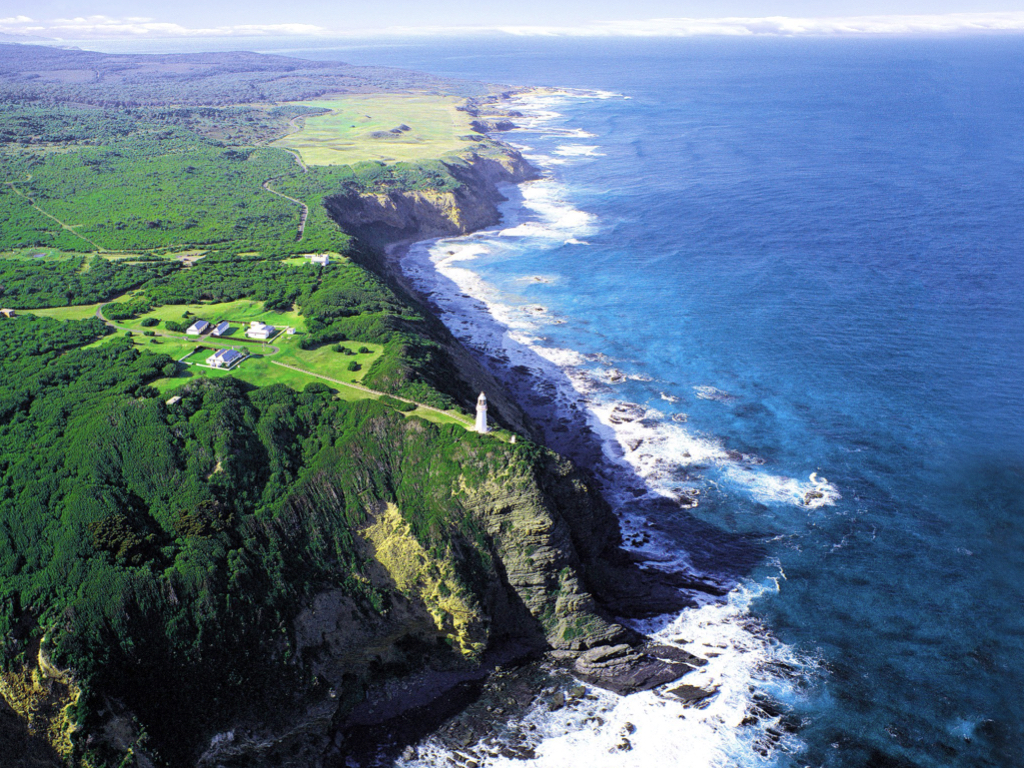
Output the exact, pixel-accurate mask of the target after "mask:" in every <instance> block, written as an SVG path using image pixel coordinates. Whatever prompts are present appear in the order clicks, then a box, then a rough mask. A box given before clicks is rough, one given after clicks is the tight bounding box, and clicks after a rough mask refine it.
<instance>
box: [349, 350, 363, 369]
mask: <svg viewBox="0 0 1024 768" xmlns="http://www.w3.org/2000/svg"><path fill="white" fill-rule="evenodd" d="M349 354H352V353H351V352H350V353H349ZM347 367H348V370H350V371H358V370H359V369H360V368H362V367H363V366H361V365H360V364H359V363H357V362H356V361H355V360H353V361H351V362H350V363H349V364H348V366H347Z"/></svg>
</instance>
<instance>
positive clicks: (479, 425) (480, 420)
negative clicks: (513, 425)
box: [476, 392, 491, 435]
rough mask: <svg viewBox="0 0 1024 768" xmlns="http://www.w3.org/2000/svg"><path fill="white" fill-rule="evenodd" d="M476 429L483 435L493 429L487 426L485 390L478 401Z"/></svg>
mask: <svg viewBox="0 0 1024 768" xmlns="http://www.w3.org/2000/svg"><path fill="white" fill-rule="evenodd" d="M476 431H477V432H479V433H480V434H481V435H486V434H487V433H488V432H490V431H491V430H490V427H488V426H487V395H485V394H484V393H483V392H481V393H480V397H478V398H477V401H476Z"/></svg>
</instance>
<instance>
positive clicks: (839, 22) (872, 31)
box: [0, 12, 1024, 40]
mask: <svg viewBox="0 0 1024 768" xmlns="http://www.w3.org/2000/svg"><path fill="white" fill-rule="evenodd" d="M0 32H4V33H9V34H26V33H31V34H36V35H47V36H49V37H55V38H60V39H67V40H81V39H89V38H116V37H235V36H238V37H243V36H244V37H250V36H270V35H287V36H309V37H346V36H352V35H363V36H365V35H370V34H379V35H437V34H449V35H452V34H496V33H499V34H506V35H515V36H532V37H536V36H545V37H695V36H699V35H724V36H731V37H756V36H774V37H800V36H860V35H864V36H866V35H915V34H932V35H935V34H958V33H993V32H1016V33H1021V32H1024V12H1007V13H953V14H941V15H888V16H835V17H809V18H800V17H789V16H767V17H762V18H755V17H725V18H714V19H696V18H664V19H644V20H624V21H593V22H587V23H585V24H580V25H578V26H561V27H556V26H531V25H520V26H493V27H488V26H477V27H389V28H387V29H376V30H367V29H359V30H354V29H331V28H329V27H324V26H320V25H316V24H298V23H295V24H234V25H229V26H219V27H198V28H197V27H187V26H184V25H181V24H177V23H174V22H166V21H158V20H155V19H151V18H144V17H136V16H132V17H125V18H111V17H108V16H78V17H75V18H68V19H52V20H49V21H40V20H33V19H30V18H29V17H27V16H14V17H11V18H0Z"/></svg>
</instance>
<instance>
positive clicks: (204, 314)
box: [118, 299, 306, 341]
mask: <svg viewBox="0 0 1024 768" xmlns="http://www.w3.org/2000/svg"><path fill="white" fill-rule="evenodd" d="M186 312H191V313H192V315H190V316H189V317H185V313H186ZM193 316H194V317H193ZM147 317H154V318H156V319H157V320H160V321H161V325H160V326H157V327H155V328H153V329H152V330H155V331H163V330H165V329H164V327H163V325H162V323H163V321H165V320H173V321H174V322H176V323H186V322H187V323H189V324H191V322H192V321H193V320H194V319H195V318H202V319H203V320H208V321H210V322H211V323H219V322H220V321H222V320H227V321H228V322H230V323H238V324H239V325H238V326H236V328H235V331H234V333H233V334H232V335H231V336H228V337H225V338H224V339H223V341H231V340H232V339H241V338H245V334H244V332H243V330H242V327H241V326H242V324H248V323H249V322H251V321H253V320H260V321H262V322H264V323H268V324H270V325H273V326H275V327H285V326H291V327H292V328H295V329H296V330H298V331H302V330H304V329H305V327H306V321H305V320H304V319H303V318H302V315H300V314H299V313H298V312H296V311H294V310H293V311H291V312H272V311H269V310H266V309H264V308H263V302H262V301H254V300H252V299H237V300H236V301H225V302H221V303H218V304H167V305H165V306H162V307H157V308H156V309H154V310H153V311H151V312H147V313H146V314H144V315H139V316H138V317H136V318H134V319H132V320H125V321H123V322H119V323H118V324H119V325H124V326H126V327H128V328H131V329H132V330H139V331H143V330H146V329H145V328H143V326H142V321H143V320H144V319H145V318H147Z"/></svg>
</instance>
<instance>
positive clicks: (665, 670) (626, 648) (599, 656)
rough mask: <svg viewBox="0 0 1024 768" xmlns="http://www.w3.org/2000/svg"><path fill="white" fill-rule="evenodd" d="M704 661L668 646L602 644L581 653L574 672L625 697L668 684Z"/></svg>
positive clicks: (574, 666)
mask: <svg viewBox="0 0 1024 768" xmlns="http://www.w3.org/2000/svg"><path fill="white" fill-rule="evenodd" d="M706 663H707V662H706V661H705V660H704V659H700V658H698V657H697V656H694V655H693V654H691V653H688V652H687V651H684V650H683V649H682V648H676V647H675V646H670V645H649V646H646V647H633V646H630V645H627V644H620V645H602V646H599V647H597V648H591V649H590V650H588V651H585V652H583V653H581V654H580V655H579V656H578V657H577V658H576V662H575V664H574V665H573V672H574V673H575V674H576V676H577V677H579V678H580V679H581V680H583V681H585V682H588V683H591V684H592V685H596V686H599V687H601V688H605V689H607V690H609V691H612V692H614V693H617V694H619V695H620V696H626V695H628V694H631V693H637V692H639V691H649V690H651V689H653V688H657V687H659V686H662V685H666V684H667V683H671V682H673V681H675V680H678V679H679V678H681V677H682V676H683V675H685V674H686V673H687V672H690V671H692V670H694V669H696V668H697V667H699V666H702V665H704V664H706ZM698 690H699V689H698Z"/></svg>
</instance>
